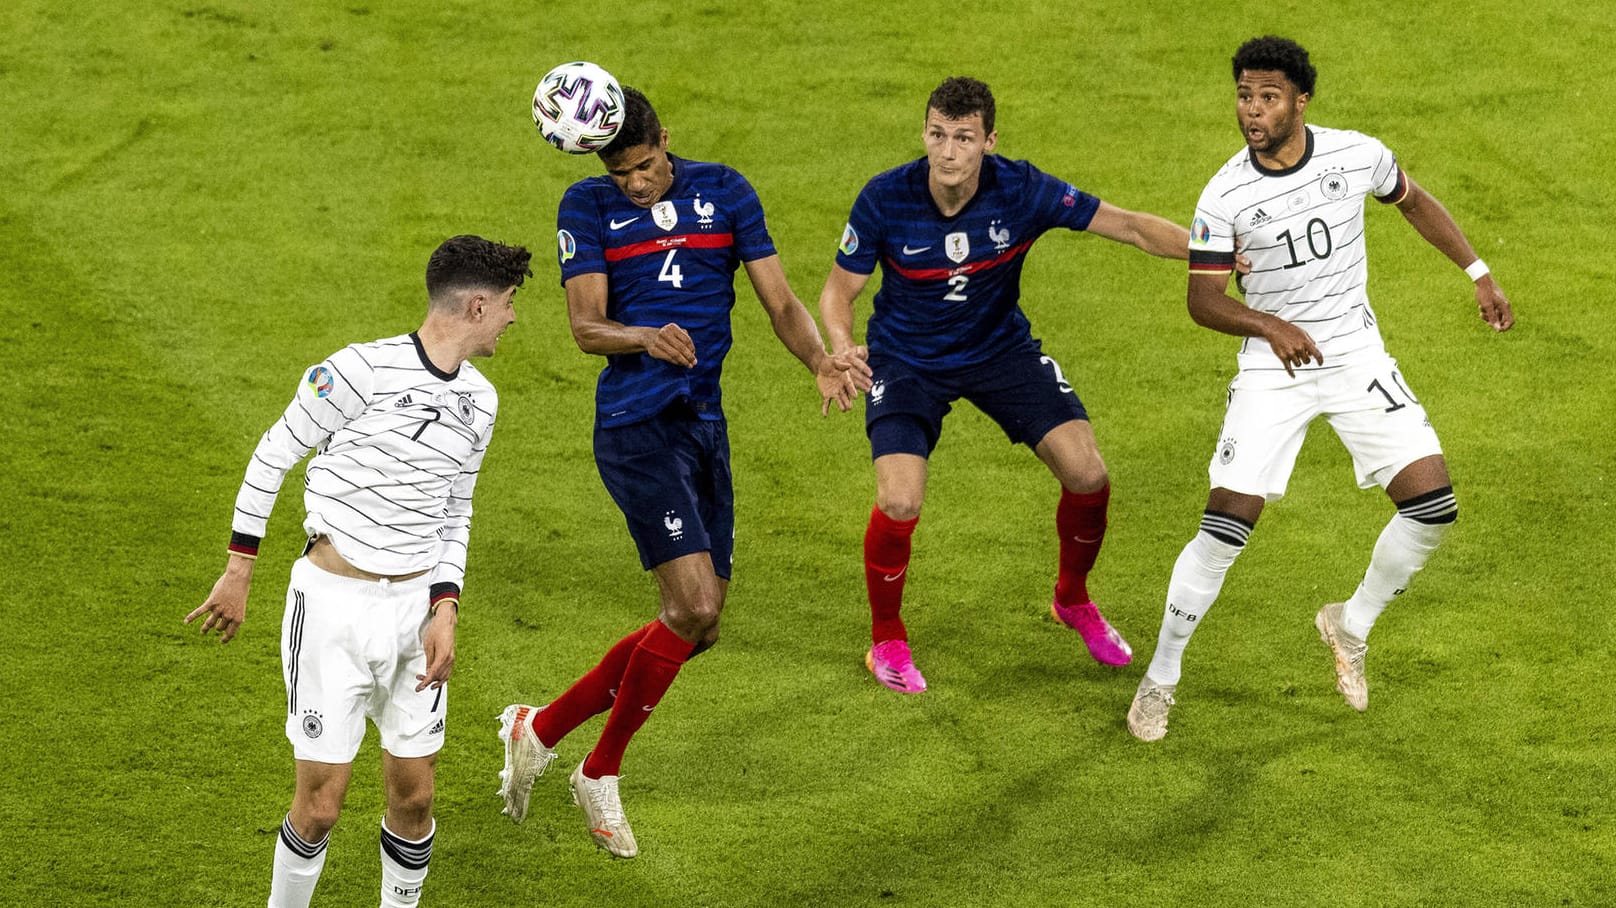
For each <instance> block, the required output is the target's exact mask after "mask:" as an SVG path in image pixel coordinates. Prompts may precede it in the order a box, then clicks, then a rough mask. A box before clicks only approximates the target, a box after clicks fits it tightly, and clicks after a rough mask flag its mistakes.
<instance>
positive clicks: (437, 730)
mask: <svg viewBox="0 0 1616 908" xmlns="http://www.w3.org/2000/svg"><path fill="white" fill-rule="evenodd" d="M427 734H429V735H441V734H443V720H442V719H439V720H438V721H436V722H434V723H432V727H431V728H430V729H427Z"/></svg>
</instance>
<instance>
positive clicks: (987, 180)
mask: <svg viewBox="0 0 1616 908" xmlns="http://www.w3.org/2000/svg"><path fill="white" fill-rule="evenodd" d="M1308 139H1309V141H1311V140H1312V136H1308ZM1309 147H1312V146H1309ZM998 162H999V156H998V155H997V154H995V153H993V152H989V153H988V154H985V155H983V156H982V170H981V172H980V173H978V174H977V175H976V192H975V193H973V194H972V195H971V197H970V198H969V199H966V200H965V205H964V206H963V207H962V208H960V210H958V211H956V212H954V213H953V214H943V210H942V209H941V208H938V207H937V200H936V199H934V198H932V196H931V159H930V158H927V157H924V156H922V157H920V158H918V159H917V160H916V161H915V163H916V164H919V165H920V191H921V192H922V193H924V194H925V196H926V201H927V202H930V203H931V210H932V212H933V213H935V214H936V215H937V217H939V218H941V219H942V220H944V221H957V220H959V219H960V218H962V217H964V216H965V213H966V212H967V211H970V210H971V208H972V206H974V205H975V204H976V200H977V199H980V198H981V197H982V196H983V195H984V194H985V193H986V192H987V191H988V190H990V189H992V188H993V187H994V186H997V185H998V183H999V168H998Z"/></svg>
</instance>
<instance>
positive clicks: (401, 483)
mask: <svg viewBox="0 0 1616 908" xmlns="http://www.w3.org/2000/svg"><path fill="white" fill-rule="evenodd" d="M498 407H499V400H498V397H497V396H496V394H495V393H494V386H493V385H492V384H490V383H489V381H488V379H486V378H484V377H483V375H482V373H481V372H479V371H478V370H477V368H476V367H475V366H473V365H472V364H471V363H469V362H467V363H462V364H461V365H460V368H459V369H457V370H456V371H454V372H452V373H446V372H443V371H441V370H439V369H438V368H437V367H435V366H433V365H432V363H431V361H430V360H428V359H427V356H426V352H425V350H423V349H422V347H421V343H420V340H419V338H417V337H416V335H414V334H405V335H400V336H398V337H390V338H384V339H382V340H377V341H372V342H370V343H366V344H353V345H351V346H348V347H345V348H343V349H342V350H339V351H337V352H336V353H333V354H332V355H331V356H330V358H328V359H326V360H325V361H324V362H322V363H319V364H317V365H315V366H313V367H311V368H310V369H309V370H308V371H307V372H306V373H305V374H304V378H303V382H302V384H301V385H300V386H299V388H298V390H297V395H296V396H295V397H294V398H293V399H292V402H291V404H290V405H288V406H287V408H286V412H285V413H284V414H282V416H281V418H280V419H279V420H277V421H276V422H275V424H274V425H273V426H271V427H270V429H269V431H267V432H265V433H264V437H263V439H262V440H261V441H259V443H258V448H257V449H256V450H255V451H254V452H253V456H252V460H251V462H250V463H249V464H248V466H247V475H246V479H245V480H244V481H243V482H242V485H241V491H240V493H239V494H238V495H237V496H236V511H235V518H234V520H233V522H232V529H233V530H234V531H235V533H236V534H237V536H246V537H253V538H254V542H256V538H261V537H262V536H263V534H264V529H265V526H266V525H267V523H268V520H269V514H270V511H271V510H272V509H273V508H274V506H275V499H276V496H277V495H278V494H279V492H280V488H281V483H282V482H283V481H284V480H285V478H286V474H287V471H289V470H290V469H291V468H292V467H293V466H295V465H296V464H297V463H298V462H299V461H301V460H302V459H303V458H304V457H305V456H307V454H308V453H309V451H310V450H313V449H318V452H317V453H316V454H315V455H314V459H313V460H311V461H310V462H309V466H308V469H307V471H306V474H305V483H304V484H305V490H304V496H303V500H304V504H305V506H306V507H307V510H308V517H307V519H306V520H305V521H304V529H306V530H307V531H308V532H309V534H310V535H311V536H312V535H314V534H324V535H326V536H329V537H330V538H331V542H332V544H333V545H334V546H335V547H336V549H337V552H338V554H340V555H341V556H342V557H343V558H344V559H346V560H347V561H348V562H349V563H350V564H352V565H354V566H355V567H358V568H360V569H362V570H366V571H370V572H372V573H376V574H409V573H414V572H416V571H422V570H428V569H431V571H432V576H431V580H432V581H433V582H434V583H453V584H455V585H456V586H457V587H458V586H459V585H460V584H461V582H462V580H463V579H464V576H465V570H466V543H467V540H468V538H469V535H470V531H471V493H472V489H473V488H474V487H475V485H476V482H477V471H478V470H479V469H480V468H481V466H482V460H483V455H484V453H485V452H486V451H487V450H488V442H489V438H490V437H491V436H492V434H493V430H494V415H495V412H496V411H497V410H498Z"/></svg>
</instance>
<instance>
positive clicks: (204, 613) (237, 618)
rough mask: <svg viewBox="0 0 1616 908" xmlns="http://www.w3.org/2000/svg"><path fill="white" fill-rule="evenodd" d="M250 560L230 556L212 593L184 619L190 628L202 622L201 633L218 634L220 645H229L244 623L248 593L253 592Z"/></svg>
mask: <svg viewBox="0 0 1616 908" xmlns="http://www.w3.org/2000/svg"><path fill="white" fill-rule="evenodd" d="M252 570H253V560H252V559H251V558H248V557H247V556H245V555H236V554H232V555H231V556H230V560H229V561H228V562H226V563H225V567H224V573H223V574H221V575H220V576H219V579H218V580H217V581H215V582H214V584H213V591H212V592H210V593H208V598H207V599H205V600H203V602H202V604H201V605H199V606H197V607H196V608H195V609H193V610H192V611H191V613H190V614H189V615H186V616H185V623H186V624H190V623H191V622H192V621H195V620H196V619H197V618H202V619H203V621H202V633H204V634H206V633H207V632H209V631H212V630H217V631H218V632H219V642H220V643H229V642H230V640H231V639H232V638H233V637H235V636H236V632H237V631H239V630H241V624H242V622H244V621H246V620H247V593H248V592H249V591H250V590H251V589H252Z"/></svg>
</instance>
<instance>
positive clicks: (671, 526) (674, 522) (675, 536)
mask: <svg viewBox="0 0 1616 908" xmlns="http://www.w3.org/2000/svg"><path fill="white" fill-rule="evenodd" d="M662 525H663V526H664V527H666V528H667V530H668V538H669V539H671V540H673V541H675V542H677V541H678V540H680V539H683V538H684V535H685V521H684V518H682V517H677V516H675V515H674V513H673V512H672V511H669V512H668V513H667V514H666V515H665V516H664V517H663V518H662Z"/></svg>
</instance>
